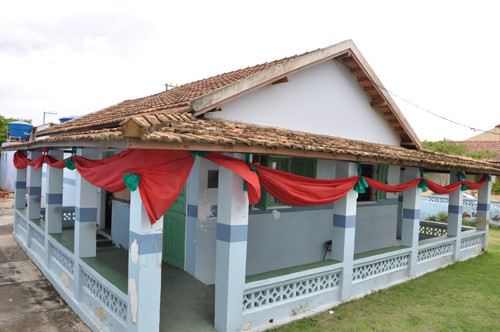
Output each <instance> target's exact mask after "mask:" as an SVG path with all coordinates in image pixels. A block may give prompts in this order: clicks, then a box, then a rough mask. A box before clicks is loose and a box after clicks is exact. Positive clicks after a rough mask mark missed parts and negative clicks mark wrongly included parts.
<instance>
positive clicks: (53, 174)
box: [45, 150, 64, 233]
mask: <svg viewBox="0 0 500 332" xmlns="http://www.w3.org/2000/svg"><path fill="white" fill-rule="evenodd" d="M49 155H50V156H52V157H54V158H55V159H57V160H61V159H63V158H64V153H63V151H62V150H50V151H49ZM63 172H64V169H58V168H55V167H50V166H49V167H47V178H46V179H45V186H46V188H47V191H46V192H47V197H46V200H45V202H46V205H45V232H46V233H62V198H63V194H62V192H63Z"/></svg>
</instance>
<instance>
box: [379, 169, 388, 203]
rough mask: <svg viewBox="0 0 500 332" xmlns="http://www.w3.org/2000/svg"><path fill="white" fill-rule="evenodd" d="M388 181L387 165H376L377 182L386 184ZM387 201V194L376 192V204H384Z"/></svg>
mask: <svg viewBox="0 0 500 332" xmlns="http://www.w3.org/2000/svg"><path fill="white" fill-rule="evenodd" d="M388 179H389V166H388V165H378V178H377V181H378V182H382V183H385V184H387V183H388ZM386 199H387V193H385V192H383V191H380V190H378V191H377V202H385V200H386Z"/></svg>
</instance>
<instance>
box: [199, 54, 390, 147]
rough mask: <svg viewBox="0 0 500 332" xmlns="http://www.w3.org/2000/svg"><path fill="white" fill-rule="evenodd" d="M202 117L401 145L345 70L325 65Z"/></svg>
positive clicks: (257, 91) (236, 100)
mask: <svg viewBox="0 0 500 332" xmlns="http://www.w3.org/2000/svg"><path fill="white" fill-rule="evenodd" d="M289 79H290V81H289V82H287V83H281V84H276V85H268V86H265V87H262V88H260V89H258V90H256V91H253V92H251V93H249V94H247V95H245V96H242V97H240V98H237V99H235V100H232V101H230V102H228V103H227V104H224V105H223V106H222V111H220V112H210V113H206V114H205V117H206V118H210V119H224V120H230V121H236V122H244V123H252V124H257V125H265V126H273V127H279V128H285V129H293V130H298V131H304V132H308V133H315V134H324V135H330V136H337V137H343V138H350V139H357V140H363V141H367V142H373V143H382V144H388V145H394V146H399V145H400V138H399V136H398V134H397V133H396V132H395V131H394V129H393V127H392V126H391V125H390V124H389V123H388V122H387V120H386V119H385V118H384V117H383V116H382V115H381V114H379V113H378V112H376V111H375V110H373V109H372V108H371V107H370V99H369V97H368V96H367V94H366V93H365V91H364V90H363V89H362V88H361V87H360V86H359V84H358V82H357V81H356V79H355V78H354V77H353V75H352V74H351V72H350V71H349V69H348V68H346V67H345V66H343V65H342V64H340V63H338V62H336V61H333V60H332V61H326V62H323V63H321V64H319V65H316V66H314V67H311V68H308V69H305V70H302V71H300V72H298V73H295V74H293V75H291V76H290V77H289Z"/></svg>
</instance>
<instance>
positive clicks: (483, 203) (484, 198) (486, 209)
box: [476, 174, 491, 251]
mask: <svg viewBox="0 0 500 332" xmlns="http://www.w3.org/2000/svg"><path fill="white" fill-rule="evenodd" d="M483 175H484V174H478V177H477V178H478V179H481V178H482V177H483ZM490 207H491V181H486V183H485V184H484V185H483V186H482V187H481V188H479V189H478V192H477V215H476V221H477V222H476V229H477V230H479V231H484V230H485V231H486V236H485V237H484V250H485V251H486V250H487V249H488V231H489V225H490Z"/></svg>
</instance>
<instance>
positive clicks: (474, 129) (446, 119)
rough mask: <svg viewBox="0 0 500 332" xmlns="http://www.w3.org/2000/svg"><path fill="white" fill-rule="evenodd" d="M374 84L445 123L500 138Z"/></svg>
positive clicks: (488, 131)
mask: <svg viewBox="0 0 500 332" xmlns="http://www.w3.org/2000/svg"><path fill="white" fill-rule="evenodd" d="M373 83H374V84H375V85H376V86H377V87H378V88H379V89H383V90H385V91H387V92H388V93H389V94H390V95H392V96H394V97H396V98H399V99H401V100H403V101H404V102H406V103H408V104H410V105H412V106H414V107H416V108H418V109H420V110H422V111H424V112H427V113H429V114H432V115H434V116H435V117H438V118H440V119H442V120H445V121H448V122H451V123H453V124H456V125H458V126H462V127H465V128H468V129H470V130H472V131H477V132H483V133H488V134H493V135H499V136H500V133H494V132H491V131H490V130H491V129H490V130H483V129H478V128H475V127H471V126H468V125H466V124H463V123H460V122H457V121H455V120H451V119H448V118H446V117H444V116H442V115H439V114H437V113H435V112H433V111H430V110H428V109H426V108H424V107H422V106H420V105H418V104H416V103H414V102H412V101H411V100H408V99H406V98H404V97H402V96H400V95H398V94H397V93H395V92H392V91H391V90H389V89H387V88H386V87H384V86H382V85H379V84H377V83H375V82H373Z"/></svg>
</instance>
